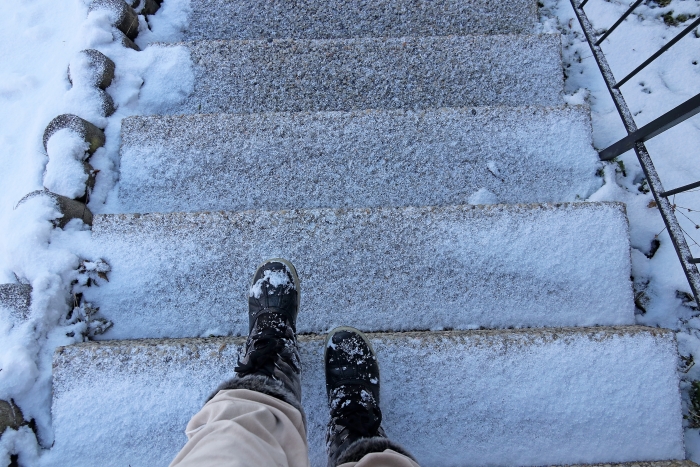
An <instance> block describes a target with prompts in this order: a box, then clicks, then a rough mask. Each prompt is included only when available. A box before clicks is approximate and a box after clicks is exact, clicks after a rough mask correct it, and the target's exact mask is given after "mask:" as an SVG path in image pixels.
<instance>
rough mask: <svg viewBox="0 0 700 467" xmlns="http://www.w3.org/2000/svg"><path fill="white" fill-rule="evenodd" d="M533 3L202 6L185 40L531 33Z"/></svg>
mask: <svg viewBox="0 0 700 467" xmlns="http://www.w3.org/2000/svg"><path fill="white" fill-rule="evenodd" d="M536 20H537V2H536V1H534V0H509V1H507V2H494V1H492V0H431V1H430V2H425V1H422V0H374V1H371V2H357V1H355V0H301V1H295V2H290V1H288V0H273V1H270V0H198V1H196V2H192V5H191V12H190V14H189V24H188V26H187V29H186V31H185V34H184V36H185V39H186V40H194V39H263V38H265V39H267V38H273V39H283V38H290V37H293V38H299V39H332V38H351V37H402V36H448V35H464V34H486V33H490V34H504V33H518V32H525V33H527V32H530V31H532V30H533V29H534V26H535V21H536Z"/></svg>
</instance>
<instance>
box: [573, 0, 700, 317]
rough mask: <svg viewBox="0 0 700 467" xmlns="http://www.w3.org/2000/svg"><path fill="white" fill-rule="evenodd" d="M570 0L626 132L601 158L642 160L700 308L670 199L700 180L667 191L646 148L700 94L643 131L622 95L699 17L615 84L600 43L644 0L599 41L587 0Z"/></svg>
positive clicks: (691, 109) (699, 102) (687, 112)
mask: <svg viewBox="0 0 700 467" xmlns="http://www.w3.org/2000/svg"><path fill="white" fill-rule="evenodd" d="M570 1H571V5H572V6H573V8H574V12H575V13H576V17H577V18H578V21H579V23H580V24H581V28H582V29H583V33H584V35H585V36H586V40H587V41H588V45H589V46H590V47H591V51H592V52H593V57H595V60H596V62H597V63H598V68H600V72H601V73H602V75H603V79H604V80H605V85H606V86H607V88H608V91H609V92H610V96H611V97H612V100H613V102H614V103H615V107H616V108H617V111H618V113H619V114H620V118H621V119H622V123H623V124H624V125H625V129H626V130H627V136H626V137H624V138H622V139H621V140H620V141H618V142H616V143H614V144H612V145H611V146H609V147H607V148H605V149H603V150H602V151H600V152H599V155H600V159H601V160H604V161H608V160H611V159H614V158H615V157H617V156H619V155H621V154H623V153H624V152H626V151H629V150H630V149H634V151H635V153H636V154H637V159H639V163H640V164H641V166H642V170H643V171H644V175H645V176H646V179H647V183H648V186H649V189H650V190H651V192H652V194H653V195H654V199H655V200H656V205H657V207H658V208H659V212H660V213H661V217H662V218H663V221H664V224H665V225H666V229H667V230H668V233H669V236H670V237H671V241H672V242H673V246H674V248H675V249H676V253H677V254H678V259H679V260H680V262H681V266H682V267H683V271H684V272H685V275H686V277H687V278H688V283H689V284H690V288H691V290H692V292H693V295H694V296H695V302H696V303H697V304H698V305H700V273H698V268H697V266H696V264H698V263H700V258H693V256H692V254H691V252H690V248H689V247H688V243H687V242H686V239H685V235H684V231H683V228H682V227H681V225H680V224H679V223H678V219H677V218H676V214H675V206H674V204H673V203H672V202H671V201H670V200H669V196H672V195H675V194H678V193H682V192H684V191H688V190H692V189H694V188H698V187H700V181H698V182H695V183H691V184H689V185H685V186H681V187H678V188H674V189H672V190H668V191H666V190H664V188H663V185H662V184H661V179H660V178H659V174H658V173H657V172H656V169H655V168H654V163H653V162H652V160H651V156H649V152H648V151H647V148H646V146H645V145H644V142H645V141H648V140H650V139H651V138H653V137H654V136H657V135H659V134H661V133H663V132H664V131H666V130H668V129H670V128H672V127H674V126H676V125H678V124H679V123H681V122H683V121H685V120H687V119H689V118H690V117H692V116H693V115H695V114H697V113H698V112H700V94H698V95H696V96H695V97H693V98H691V99H689V100H687V101H686V102H684V103H683V104H681V105H679V106H678V107H676V108H674V109H673V110H671V111H669V112H667V113H665V114H664V115H662V116H660V117H659V118H657V119H656V120H654V121H652V122H650V123H648V124H646V125H644V126H643V127H642V128H637V124H636V123H635V121H634V118H633V117H632V113H631V112H630V110H629V108H628V107H627V103H626V102H625V99H624V97H623V96H622V92H620V87H621V86H622V85H623V84H625V83H626V82H628V81H629V80H630V79H631V78H632V77H633V76H635V75H636V74H637V73H639V72H640V71H642V70H643V69H644V68H646V67H647V66H648V65H649V64H650V63H652V62H653V61H654V60H656V59H657V58H658V57H659V56H660V55H661V54H663V53H664V52H666V51H667V50H668V49H669V48H670V47H672V46H673V45H674V44H676V43H677V42H678V41H679V40H681V39H682V38H683V37H684V36H686V35H687V34H688V33H689V32H690V31H692V30H693V29H694V28H696V27H698V25H700V18H698V19H696V20H695V21H693V22H692V23H691V24H690V25H689V26H687V27H686V28H685V29H683V31H682V32H681V33H680V34H678V35H677V36H675V37H674V38H673V39H671V40H670V41H669V42H668V43H667V44H666V45H664V46H663V47H662V48H661V49H659V50H658V51H657V52H656V53H654V54H653V55H651V56H650V57H649V58H648V59H647V60H645V61H644V62H643V63H642V64H641V65H639V66H638V67H637V68H635V69H634V70H633V71H632V72H631V73H629V74H628V75H627V76H625V77H624V78H622V79H621V80H620V81H616V80H615V76H614V75H613V73H612V70H611V69H610V65H608V61H607V59H606V58H605V54H603V51H602V49H601V48H600V44H601V43H602V42H603V41H604V40H605V39H607V38H608V36H610V34H611V33H612V32H613V31H614V30H615V29H616V28H617V27H618V26H619V25H620V24H622V22H623V21H624V20H625V18H627V17H628V16H629V15H630V14H631V13H632V12H633V11H634V10H635V8H637V7H638V6H639V5H641V4H642V2H643V1H644V0H636V1H635V2H634V3H633V4H632V5H631V6H630V8H629V9H628V10H627V11H626V12H625V13H624V14H623V15H622V17H620V19H618V20H617V21H616V22H615V23H614V24H613V25H612V26H611V27H610V28H609V29H608V30H607V31H606V32H605V33H604V34H602V35H601V36H600V37H599V38H596V32H595V29H593V26H592V25H591V22H590V21H589V20H588V17H587V16H586V13H585V11H584V10H583V7H584V6H585V5H586V3H587V2H588V0H583V1H581V2H580V3H579V2H578V0H570Z"/></svg>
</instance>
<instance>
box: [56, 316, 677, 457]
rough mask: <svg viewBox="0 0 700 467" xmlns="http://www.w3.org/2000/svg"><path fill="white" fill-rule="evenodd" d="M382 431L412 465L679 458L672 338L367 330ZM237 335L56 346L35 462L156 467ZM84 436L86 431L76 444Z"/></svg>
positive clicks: (221, 374) (312, 361) (317, 376)
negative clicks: (47, 430)
mask: <svg viewBox="0 0 700 467" xmlns="http://www.w3.org/2000/svg"><path fill="white" fill-rule="evenodd" d="M370 339H371V341H372V344H373V346H374V348H375V350H376V352H377V355H378V359H379V364H380V368H381V384H382V386H381V389H382V393H381V401H382V410H383V415H384V422H383V424H384V427H385V428H386V431H387V433H388V435H389V436H390V437H391V438H392V439H394V440H396V441H397V442H399V443H401V444H403V445H404V446H406V447H407V448H408V449H409V450H410V451H411V452H412V453H413V454H414V455H415V456H416V458H417V459H418V461H419V462H420V464H421V465H423V466H426V467H428V466H436V467H440V466H454V465H461V466H469V465H501V466H535V465H551V464H561V465H566V464H576V463H603V462H629V461H644V460H662V459H677V458H683V457H684V450H683V437H682V436H683V432H682V420H681V402H680V396H679V392H678V376H677V373H676V360H677V351H676V344H675V338H674V334H673V333H672V332H671V331H668V330H662V329H652V328H642V327H619V328H583V329H582V328H578V329H572V328H569V329H543V330H522V331H512V330H510V331H470V332H430V333H407V334H401V333H398V334H376V335H372V336H370ZM242 342H243V340H242V339H231V338H213V339H185V340H162V341H161V340H140V341H112V342H104V343H86V344H79V345H75V346H70V347H63V348H59V349H58V350H57V352H56V354H55V356H54V363H53V365H54V366H53V384H54V392H53V395H54V396H53V397H54V399H53V426H54V430H55V444H54V447H53V449H52V450H51V451H50V452H49V453H48V455H47V456H46V460H47V465H56V466H63V465H81V466H90V465H99V466H109V465H115V466H116V465H119V466H124V465H131V466H132V467H136V466H152V465H167V464H168V463H169V462H170V460H171V459H172V458H173V457H174V456H175V454H176V453H177V452H178V451H179V449H180V448H181V447H182V446H183V444H184V443H185V440H186V438H185V435H184V428H185V425H186V423H187V421H188V420H189V418H190V417H191V416H192V415H193V414H194V413H195V412H196V411H197V410H199V408H200V407H201V404H202V403H203V401H204V400H205V398H206V397H207V395H208V394H209V393H210V392H211V391H212V390H213V389H214V388H215V387H216V386H217V385H218V384H219V383H220V382H222V381H223V380H225V379H226V378H229V377H231V376H232V375H233V368H234V366H235V365H236V358H237V353H238V351H239V348H240V346H241V345H242ZM323 346H324V341H323V339H322V337H318V336H301V337H300V349H301V359H302V362H303V375H302V383H303V404H304V407H305V410H306V413H307V417H308V439H309V450H310V457H311V465H313V466H314V467H322V466H325V463H326V459H325V443H324V440H323V435H324V428H325V425H326V423H327V421H328V411H327V406H326V397H325V387H324V373H323ZM84 433H90V437H89V438H86V437H85V436H82V434H84Z"/></svg>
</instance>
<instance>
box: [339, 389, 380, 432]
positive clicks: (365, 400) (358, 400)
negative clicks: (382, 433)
mask: <svg viewBox="0 0 700 467" xmlns="http://www.w3.org/2000/svg"><path fill="white" fill-rule="evenodd" d="M331 396H332V398H331V420H332V421H333V425H335V427H336V429H338V430H339V431H341V432H342V431H346V430H347V431H349V432H350V433H348V434H352V435H353V436H354V437H357V438H369V437H373V436H377V434H378V433H379V428H380V426H381V423H382V412H381V410H380V409H379V405H378V404H377V403H376V401H375V400H374V396H373V395H372V393H371V392H370V391H368V390H366V389H365V388H363V387H362V386H361V385H343V386H340V387H338V388H336V389H335V390H334V391H333V393H332V394H331Z"/></svg>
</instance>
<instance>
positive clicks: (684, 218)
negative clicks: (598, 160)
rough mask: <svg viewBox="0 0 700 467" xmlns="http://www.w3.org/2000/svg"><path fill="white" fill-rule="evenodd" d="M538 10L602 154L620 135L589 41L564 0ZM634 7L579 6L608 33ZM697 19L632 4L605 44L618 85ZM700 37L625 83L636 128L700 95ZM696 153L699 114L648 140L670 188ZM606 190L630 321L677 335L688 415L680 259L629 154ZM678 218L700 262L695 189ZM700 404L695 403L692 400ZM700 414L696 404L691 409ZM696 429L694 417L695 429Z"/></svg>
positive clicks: (688, 178) (665, 4)
mask: <svg viewBox="0 0 700 467" xmlns="http://www.w3.org/2000/svg"><path fill="white" fill-rule="evenodd" d="M543 3H544V6H543V7H542V8H541V10H540V12H541V16H542V21H541V25H542V28H543V31H544V32H555V31H561V32H562V34H563V37H562V45H563V47H562V49H563V57H564V67H565V70H564V71H565V76H566V81H565V92H566V93H567V94H568V96H567V98H566V99H567V101H568V102H569V103H572V104H573V103H582V102H588V103H589V104H590V106H591V115H592V124H593V142H594V146H595V147H596V149H604V148H605V147H607V146H608V145H610V144H612V143H614V142H615V141H617V140H618V139H620V138H622V137H624V136H625V135H626V133H625V131H624V127H623V125H622V122H621V120H620V118H619V115H618V113H617V111H616V109H615V106H614V104H613V101H612V99H611V98H610V95H609V93H608V91H607V89H606V87H605V83H604V81H603V79H602V77H601V75H600V71H599V70H598V67H597V65H596V63H595V59H594V58H593V55H592V53H591V50H590V48H589V46H588V44H587V43H586V41H585V39H584V36H583V32H582V31H581V28H580V26H579V24H578V21H577V19H576V17H575V15H574V11H573V9H572V7H571V4H570V2H569V0H545V1H544V2H543ZM630 4H631V2H627V1H619V0H590V1H589V2H588V4H587V5H586V7H585V10H586V13H587V15H588V17H589V19H590V20H591V22H592V24H593V26H594V27H595V28H596V29H597V30H598V31H599V32H600V33H602V32H604V31H605V30H607V28H608V27H609V26H611V25H612V24H613V23H614V22H615V21H616V20H617V19H618V18H619V17H620V16H621V15H622V14H623V13H624V12H625V11H626V10H627V8H628V7H629V5H630ZM698 15H700V2H699V1H697V0H671V1H670V2H669V1H665V0H661V1H657V0H650V1H648V2H645V3H643V4H642V5H640V7H638V8H637V9H636V10H635V12H634V13H633V14H632V15H631V16H630V17H629V18H627V19H626V20H625V21H624V22H623V23H622V24H621V25H620V27H619V28H618V29H617V30H616V31H614V32H613V33H612V34H611V35H610V36H609V37H608V39H606V40H605V41H604V42H603V44H602V48H603V51H604V52H605V54H606V57H607V59H608V62H609V63H610V66H611V68H612V71H613V73H614V74H615V76H616V78H617V79H618V80H619V79H622V78H623V77H624V76H626V75H627V73H629V72H630V71H632V70H634V69H635V68H636V67H637V66H638V65H640V64H641V63H642V62H643V61H644V60H646V59H647V58H648V57H649V56H651V55H652V54H653V53H654V52H656V51H657V50H658V49H659V48H661V46H663V45H664V44H665V43H667V42H668V41H669V40H671V39H672V38H673V37H674V36H675V35H676V34H678V33H680V32H681V31H682V30H683V28H684V27H686V26H688V25H689V24H690V22H691V21H692V18H694V17H696V16H698ZM684 19H685V21H681V20H684ZM699 37H700V31H697V30H696V31H694V32H691V33H690V34H688V35H687V36H686V37H685V38H683V39H682V40H681V41H680V42H678V44H676V45H675V46H673V47H672V48H671V49H669V50H668V51H667V52H666V53H665V54H663V55H661V57H659V58H658V59H657V60H656V61H655V62H653V63H652V64H651V65H650V66H649V67H647V68H646V69H644V70H643V71H642V72H640V73H639V74H638V75H636V76H635V77H633V78H632V79H631V80H630V81H629V82H628V83H626V84H625V85H623V86H622V88H621V90H622V93H623V95H624V96H625V100H626V101H627V104H628V106H629V107H630V110H631V111H632V113H633V115H634V116H635V121H636V123H637V126H639V127H641V126H642V125H644V124H646V123H649V122H650V121H652V120H653V119H655V118H657V117H659V116H661V115H662V114H664V113H665V112H667V111H669V110H671V109H672V108H674V107H675V106H677V105H679V104H681V103H683V102H685V101H686V100H687V99H689V98H691V97H693V96H695V95H696V94H697V93H698V92H700V65H699V64H698V62H699V61H700V38H699ZM698 147H700V117H698V116H696V117H693V118H691V119H689V120H687V121H686V122H684V123H682V124H680V125H678V126H677V127H675V128H673V129H672V130H670V131H668V132H666V133H664V134H662V135H660V136H657V137H656V138H654V139H652V140H651V141H649V142H647V148H648V149H649V152H650V154H651V156H652V159H653V161H654V165H655V167H656V169H657V171H658V173H659V175H660V177H661V181H662V183H663V185H664V188H666V189H671V188H676V187H678V186H682V185H686V184H688V183H692V182H695V181H698V180H700V165H698V164H697V148H698ZM602 176H603V177H604V180H605V184H604V186H603V187H602V188H601V189H600V190H599V191H598V192H597V193H595V194H594V195H593V196H591V198H590V200H592V201H593V200H594V201H603V200H606V201H612V200H616V201H623V202H625V203H626V204H627V214H628V216H629V219H630V236H631V245H632V275H633V277H634V284H635V304H636V305H637V322H638V323H639V324H644V325H648V326H661V327H666V328H670V329H674V330H676V331H677V333H678V344H679V351H680V353H681V356H682V359H683V361H682V362H681V363H682V365H681V370H680V371H681V372H682V378H683V380H682V383H681V390H682V393H683V399H684V403H685V404H686V413H687V410H688V407H690V406H691V405H692V404H690V401H689V398H690V396H689V394H690V392H689V391H690V388H691V387H692V381H694V380H698V379H700V368H699V367H696V366H693V363H692V362H694V361H695V360H696V359H698V358H700V339H699V338H700V331H698V329H700V319H699V318H698V317H697V316H698V309H697V305H696V304H695V302H694V301H693V299H692V296H691V295H690V287H689V286H688V283H687V281H686V278H685V276H684V274H683V271H682V269H681V266H680V264H679V262H678V258H677V256H676V252H675V250H674V248H673V245H672V244H671V241H670V238H669V236H668V233H667V232H666V231H665V230H664V225H663V221H662V219H661V216H660V214H659V212H658V209H656V203H655V202H654V199H653V197H652V195H651V193H649V192H648V189H647V188H646V183H645V180H644V174H643V172H642V169H641V167H640V165H639V163H638V161H637V158H636V156H635V154H634V152H633V151H628V152H627V153H625V154H623V155H622V156H620V157H619V158H617V159H616V160H615V161H613V162H610V163H606V165H605V168H604V171H603V174H602ZM673 202H674V203H676V205H677V207H676V212H677V217H678V219H679V221H680V223H681V226H682V227H683V228H684V229H685V230H686V231H687V233H688V234H689V235H688V236H687V241H688V243H689V245H690V248H691V251H692V252H693V254H694V256H700V245H698V243H697V242H696V240H697V241H700V234H699V233H698V230H696V229H697V227H696V225H697V224H698V223H700V215H699V213H697V212H696V211H700V193H698V192H697V191H694V192H689V193H685V194H682V195H678V196H676V197H675V199H674V201H673ZM698 403H700V400H699V401H698ZM698 408H700V405H699V406H698ZM696 425H697V421H696V422H695V423H694V424H693V426H696ZM686 448H687V451H688V455H689V458H691V459H693V460H695V461H700V434H699V430H698V429H697V428H691V427H690V422H688V427H687V429H686Z"/></svg>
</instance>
